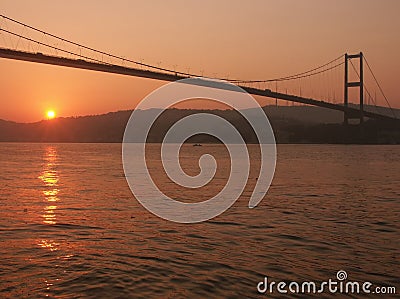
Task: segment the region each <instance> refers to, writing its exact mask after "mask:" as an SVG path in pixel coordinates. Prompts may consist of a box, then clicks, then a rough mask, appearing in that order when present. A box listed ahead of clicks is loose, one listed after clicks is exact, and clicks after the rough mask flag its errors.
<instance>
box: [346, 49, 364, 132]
mask: <svg viewBox="0 0 400 299" xmlns="http://www.w3.org/2000/svg"><path fill="white" fill-rule="evenodd" d="M351 59H359V70H358V77H359V79H360V80H359V81H351V82H350V81H349V62H350V60H351ZM363 62H364V57H363V53H362V52H360V53H359V54H347V53H346V54H345V64H344V107H345V110H344V124H345V125H348V124H349V119H359V120H360V124H362V123H363V122H364V66H363ZM356 72H357V71H356ZM351 87H356V88H359V92H360V95H359V100H360V110H359V112H358V113H354V112H352V113H350V112H349V110H348V109H347V108H348V105H349V88H351Z"/></svg>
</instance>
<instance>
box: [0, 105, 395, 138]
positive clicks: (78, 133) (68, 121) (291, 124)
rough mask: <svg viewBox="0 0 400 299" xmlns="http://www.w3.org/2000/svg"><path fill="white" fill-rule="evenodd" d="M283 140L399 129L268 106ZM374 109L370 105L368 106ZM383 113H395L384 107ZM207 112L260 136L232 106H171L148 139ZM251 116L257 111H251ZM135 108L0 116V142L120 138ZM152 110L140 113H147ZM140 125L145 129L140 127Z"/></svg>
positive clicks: (378, 134)
mask: <svg viewBox="0 0 400 299" xmlns="http://www.w3.org/2000/svg"><path fill="white" fill-rule="evenodd" d="M263 109H264V111H265V113H266V114H267V115H268V117H269V119H270V122H271V124H272V127H273V129H274V132H275V137H276V139H277V142H278V143H399V144H400V128H398V127H393V126H392V124H382V123H379V122H375V121H369V122H367V123H366V125H365V128H364V129H363V130H362V131H360V128H359V127H358V126H357V127H350V128H345V127H344V126H343V125H342V122H343V114H342V113H341V112H338V111H333V110H328V109H324V108H319V107H310V106H266V107H264V108H263ZM367 109H370V107H367ZM380 109H381V111H380V112H381V113H388V114H389V113H392V111H390V110H388V109H387V110H384V109H385V108H380ZM199 112H207V113H214V114H216V115H219V116H221V117H223V118H225V119H227V120H228V121H230V122H231V123H233V124H234V125H235V126H236V127H237V128H238V130H239V131H240V133H241V134H242V136H243V138H244V139H245V141H246V142H248V143H256V142H257V138H256V137H255V134H254V132H253V131H252V130H251V128H250V126H249V125H248V124H247V122H246V121H245V120H244V119H243V117H241V115H240V114H239V113H238V112H237V111H233V110H190V109H168V110H167V111H165V112H164V113H163V114H162V115H161V117H160V118H159V119H158V120H157V121H156V123H155V124H154V127H153V128H152V130H151V131H150V134H149V137H148V141H149V142H161V141H162V138H163V137H164V135H165V133H166V132H167V130H168V129H169V127H170V126H171V125H172V124H174V123H175V122H176V121H178V120H179V119H181V118H183V117H185V116H187V115H190V114H194V113H199ZM247 112H248V113H249V114H250V115H251V113H252V109H249V110H248V111H247ZM131 113H132V110H127V111H118V112H110V113H107V114H102V115H93V116H81V117H67V118H57V119H53V120H50V121H47V120H43V121H39V122H35V123H16V122H11V121H4V120H0V141H1V142H121V141H122V138H123V134H124V130H125V126H126V123H127V122H128V119H129V117H130V115H131ZM151 113H154V109H153V111H152V110H141V111H139V116H140V117H144V118H146V117H148V116H149V115H150V114H151ZM395 113H397V114H398V115H399V118H400V111H399V110H396V111H395ZM138 129H140V128H138ZM191 141H192V142H204V143H205V142H215V140H214V139H212V138H210V137H209V136H206V135H204V136H202V135H198V136H195V137H193V138H192V139H191Z"/></svg>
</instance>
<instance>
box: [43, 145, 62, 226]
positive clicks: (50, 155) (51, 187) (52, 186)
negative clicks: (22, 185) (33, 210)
mask: <svg viewBox="0 0 400 299" xmlns="http://www.w3.org/2000/svg"><path fill="white" fill-rule="evenodd" d="M57 159H58V157H57V149H56V148H55V147H54V146H48V147H46V152H45V156H44V162H45V163H44V165H43V171H42V174H41V175H40V176H39V179H41V180H42V182H43V183H44V185H45V186H46V187H47V188H46V189H45V190H43V195H44V198H45V200H46V202H47V203H48V205H47V206H46V207H45V208H44V214H43V215H42V216H43V223H45V224H50V225H53V224H57V217H56V210H57V205H55V202H57V201H59V198H58V193H59V191H60V190H59V189H58V188H57V187H58V180H59V176H58V173H57V169H56V166H57Z"/></svg>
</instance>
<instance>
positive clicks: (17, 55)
mask: <svg viewBox="0 0 400 299" xmlns="http://www.w3.org/2000/svg"><path fill="white" fill-rule="evenodd" d="M0 58H7V59H15V60H22V61H30V62H36V63H43V64H51V65H58V66H65V67H71V68H78V69H86V70H93V71H99V72H106V73H113V74H121V75H128V76H135V77H142V78H150V79H156V80H162V81H177V80H180V79H186V78H188V77H183V76H179V75H175V74H167V73H160V72H154V71H148V70H141V69H136V68H130V67H124V66H119V65H113V64H108V63H99V62H92V61H86V60H82V59H71V58H65V57H57V56H51V55H44V54H42V53H33V52H23V51H16V50H11V49H5V48H0ZM197 82H198V84H199V85H204V86H210V87H213V88H222V89H226V88H227V85H226V84H216V83H215V82H213V81H209V80H207V79H198V81H197ZM240 87H241V88H242V89H244V90H245V91H246V92H248V93H250V94H252V95H257V96H262V97H268V98H277V99H280V100H286V101H290V102H296V103H303V104H307V105H312V106H318V107H323V108H328V109H333V110H338V111H343V112H345V111H347V112H348V113H349V114H350V115H351V116H352V117H354V118H357V117H359V116H360V111H359V110H358V109H356V108H353V107H345V106H343V105H338V104H333V103H328V102H324V101H320V100H315V99H310V98H303V97H298V96H295V95H290V94H284V93H279V92H273V91H271V90H269V89H266V90H262V89H257V88H250V87H245V86H240ZM364 116H366V117H369V118H376V119H382V120H397V119H395V118H393V117H390V116H387V115H382V114H378V113H373V112H369V111H364Z"/></svg>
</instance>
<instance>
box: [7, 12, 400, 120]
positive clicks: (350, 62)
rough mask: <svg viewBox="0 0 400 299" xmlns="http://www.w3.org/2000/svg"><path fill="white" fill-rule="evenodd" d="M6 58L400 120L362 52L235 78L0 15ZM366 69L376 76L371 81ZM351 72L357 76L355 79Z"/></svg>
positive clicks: (348, 114)
mask: <svg viewBox="0 0 400 299" xmlns="http://www.w3.org/2000/svg"><path fill="white" fill-rule="evenodd" d="M0 58H6V59H14V60H22V61H29V62H34V63H42V64H49V65H57V66H64V67H71V68H78V69H86V70H93V71H98V72H106V73H114V74H121V75H128V76H135V77H142V78H150V79H156V80H162V81H176V80H180V79H186V78H195V79H196V80H195V81H194V82H195V84H199V85H203V86H211V87H214V88H223V89H226V88H229V87H227V86H228V85H227V84H224V83H223V82H221V81H216V80H223V81H229V82H231V83H233V84H236V85H238V86H239V87H241V88H242V89H243V90H245V91H246V92H248V93H250V94H252V95H256V96H261V97H267V98H271V99H275V101H276V103H277V102H278V100H280V101H286V102H287V103H292V104H295V103H299V104H304V105H312V106H318V107H323V108H327V109H333V110H337V111H341V112H343V114H344V123H345V124H348V123H349V120H351V119H357V120H358V124H362V123H363V122H364V119H365V118H372V119H379V120H384V121H393V122H394V121H396V122H399V121H400V120H399V119H398V118H397V115H396V113H395V112H394V110H393V109H392V107H391V106H390V102H389V100H388V98H387V97H386V95H385V93H384V91H383V89H382V87H381V84H380V83H379V81H378V80H377V77H376V75H375V74H374V72H373V70H372V68H371V66H370V64H369V63H368V60H367V59H366V57H365V55H364V54H363V53H362V52H360V53H357V54H350V55H349V54H344V55H341V56H339V57H337V58H336V59H334V60H331V61H329V62H328V63H325V64H322V65H320V66H318V67H315V68H312V69H310V70H308V71H305V72H301V73H297V74H294V75H290V76H285V77H280V78H273V79H256V80H254V79H253V80H240V79H230V78H228V77H224V78H221V77H216V76H204V75H203V74H201V75H200V74H196V73H189V72H182V71H178V70H176V69H175V67H174V68H169V67H161V66H160V65H153V64H147V63H143V62H142V61H136V60H132V59H127V58H125V57H121V56H117V55H114V54H111V53H107V52H104V51H100V50H97V49H94V48H91V47H88V46H86V45H83V44H80V43H76V42H74V41H71V40H67V39H64V38H62V37H59V36H56V35H53V34H51V33H48V32H45V31H43V30H40V29H38V28H35V27H33V26H30V25H28V24H25V23H22V22H20V21H17V20H15V19H12V18H9V17H7V16H4V15H0ZM364 66H366V68H365V67H364ZM365 69H366V70H367V71H368V73H369V75H370V79H371V80H370V82H368V84H367V82H366V81H367V80H366V70H365ZM351 76H352V77H353V78H356V79H351V80H350V78H351ZM371 86H372V88H371ZM353 90H354V91H356V93H354V92H353ZM378 95H379V96H378ZM355 98H356V99H357V101H356V102H354V99H355ZM351 100H352V101H351ZM381 102H382V103H381ZM382 107H386V108H389V110H390V111H391V114H390V115H389V114H388V113H383V112H382V109H380V108H382Z"/></svg>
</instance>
